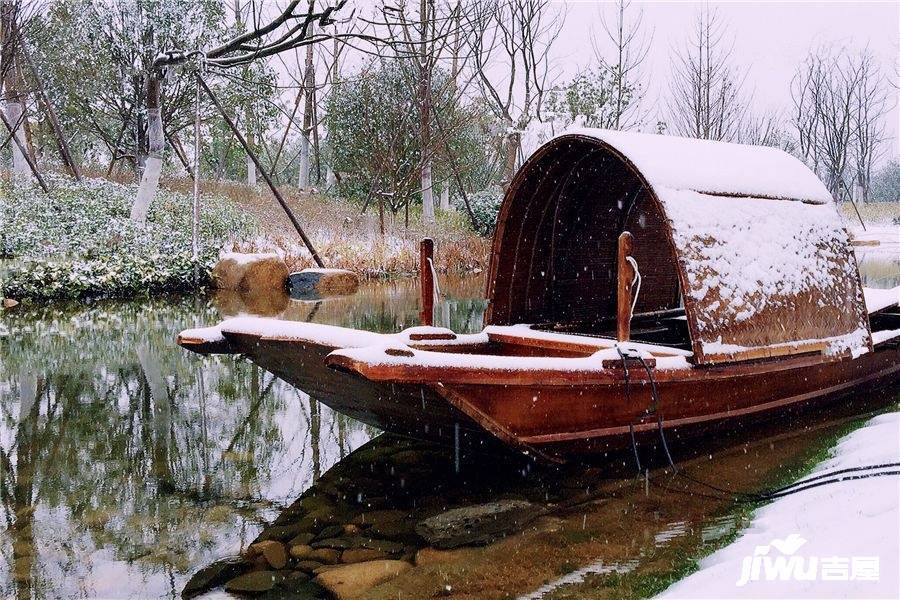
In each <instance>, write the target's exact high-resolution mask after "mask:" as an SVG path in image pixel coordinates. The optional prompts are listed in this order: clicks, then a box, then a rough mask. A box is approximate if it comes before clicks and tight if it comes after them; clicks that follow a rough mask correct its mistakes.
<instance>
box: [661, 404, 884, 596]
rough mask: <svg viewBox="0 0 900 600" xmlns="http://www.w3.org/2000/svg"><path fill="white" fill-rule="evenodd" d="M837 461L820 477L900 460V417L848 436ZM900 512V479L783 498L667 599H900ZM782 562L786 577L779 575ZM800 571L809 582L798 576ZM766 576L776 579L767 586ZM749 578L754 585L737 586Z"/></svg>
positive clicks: (837, 450)
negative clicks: (756, 561) (755, 564)
mask: <svg viewBox="0 0 900 600" xmlns="http://www.w3.org/2000/svg"><path fill="white" fill-rule="evenodd" d="M832 455H833V458H831V459H830V460H827V461H825V462H824V463H822V464H820V465H819V466H818V467H817V468H816V473H819V472H826V471H832V470H834V469H844V468H849V467H856V466H861V465H873V464H883V463H890V462H898V461H900V413H897V412H895V413H889V414H884V415H880V416H878V417H875V418H874V419H872V420H871V421H869V422H868V423H867V424H866V425H865V426H864V427H863V428H861V429H858V430H856V431H854V432H853V433H851V434H850V435H848V436H846V437H845V438H843V439H842V440H841V441H840V442H839V443H838V444H837V446H836V447H835V449H834V450H833V452H832ZM898 507H900V481H898V478H897V477H896V476H888V477H875V478H869V479H864V480H856V481H847V482H842V483H837V484H832V485H827V486H822V487H818V488H813V489H810V490H806V491H803V492H800V493H797V494H793V495H791V496H786V497H784V498H780V499H778V500H776V501H775V502H773V503H772V504H769V505H767V506H765V507H763V508H761V509H759V510H758V511H757V512H756V515H755V517H754V520H753V523H752V524H751V526H750V527H749V529H748V530H747V531H746V532H745V533H744V534H743V535H741V537H739V538H738V539H737V540H736V541H735V542H734V543H732V544H731V545H729V546H727V547H725V548H723V549H721V550H719V551H718V552H715V553H713V554H712V555H710V556H708V557H707V558H705V559H704V560H703V561H702V562H701V563H700V566H701V568H700V570H699V571H698V572H696V573H694V574H693V575H691V576H689V577H687V578H686V579H683V580H682V581H680V582H678V583H676V584H675V585H673V586H672V587H670V588H669V589H668V590H666V591H665V592H664V593H663V594H662V595H661V596H660V597H664V598H801V597H803V598H900V579H898V570H897V565H898V564H900V508H898ZM755 558H758V563H757V564H758V565H759V567H758V571H757V576H756V577H755V578H754V577H753V570H752V569H753V560H754V559H755ZM779 559H781V562H780V564H781V565H783V568H782V569H780V573H781V574H782V578H780V579H779V578H778V577H775V575H776V567H777V566H778V565H779V562H778V561H779ZM813 563H815V564H813ZM767 565H768V566H767ZM745 568H747V569H748V571H747V573H745V572H744V569H745ZM798 568H800V569H801V570H802V574H801V577H802V579H801V577H797V576H795V575H794V574H795V573H797V569H798ZM767 573H768V575H769V576H771V577H772V579H774V580H771V581H769V580H767ZM745 574H749V575H750V577H744V575H745ZM742 579H748V581H747V582H746V583H744V584H743V585H738V584H739V582H740V581H741V580H742Z"/></svg>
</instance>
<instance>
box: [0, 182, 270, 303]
mask: <svg viewBox="0 0 900 600" xmlns="http://www.w3.org/2000/svg"><path fill="white" fill-rule="evenodd" d="M50 184H51V193H50V195H49V196H47V195H45V194H43V193H42V192H41V190H40V189H38V188H36V187H34V186H31V185H12V184H9V183H2V184H0V255H2V256H3V257H6V258H17V259H19V260H16V261H15V262H14V263H13V265H12V266H11V267H9V268H8V269H7V271H6V272H5V274H3V276H2V280H0V296H5V297H9V298H16V299H24V298H30V299H36V300H37V299H41V300H50V299H76V298H83V297H87V296H104V297H130V296H135V295H141V294H146V293H149V292H163V291H185V290H189V289H193V288H194V287H195V282H194V270H195V263H194V260H193V258H192V253H191V200H192V199H191V197H190V195H188V194H180V193H175V192H171V191H166V190H160V191H159V192H158V194H157V197H156V199H155V200H154V202H153V204H152V205H151V208H150V213H149V216H148V219H147V223H146V224H145V225H143V226H142V225H139V224H137V223H134V222H133V221H131V220H130V219H129V218H128V214H129V211H130V208H131V204H132V202H133V201H134V198H135V196H136V194H137V186H136V185H121V184H117V183H113V182H109V181H104V180H87V181H85V182H84V183H82V184H78V183H75V182H73V181H71V180H69V179H65V178H62V177H53V178H51V182H50ZM252 229H253V227H252V223H250V224H248V223H247V217H246V216H245V215H243V214H242V213H240V212H238V211H237V209H236V208H234V207H233V206H232V205H231V203H230V202H228V201H227V200H225V199H222V198H216V197H212V198H211V197H207V196H204V197H203V198H202V209H201V217H200V251H199V259H198V261H197V271H198V274H199V281H198V283H199V284H200V285H206V284H208V283H209V281H210V272H211V269H212V266H213V265H214V264H215V261H216V259H217V257H218V253H219V249H220V248H221V247H222V245H223V244H224V243H225V242H226V241H227V240H229V239H236V238H243V237H246V236H247V235H248V234H249V233H250V232H251V231H252Z"/></svg>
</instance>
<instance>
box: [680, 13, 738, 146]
mask: <svg viewBox="0 0 900 600" xmlns="http://www.w3.org/2000/svg"><path fill="white" fill-rule="evenodd" d="M730 38H731V32H730V31H729V29H728V27H727V26H726V25H725V23H724V22H723V21H722V20H721V19H720V18H719V15H718V12H717V11H716V10H715V9H713V10H710V9H709V8H706V7H704V8H703V9H701V10H700V11H699V12H698V14H697V18H696V20H695V21H694V26H693V29H692V30H691V33H690V35H689V37H688V40H687V41H686V42H685V44H684V46H683V47H682V48H676V49H675V51H674V57H673V61H672V62H673V66H672V71H673V73H672V77H673V79H672V85H671V99H670V105H669V111H670V113H671V115H672V125H673V126H674V128H675V130H676V131H677V132H678V133H680V134H681V135H685V136H688V137H695V138H702V139H708V140H726V141H731V140H735V139H737V138H738V136H739V134H740V130H741V125H742V123H743V121H744V118H745V116H746V113H747V106H748V104H749V102H748V99H747V97H746V95H745V93H744V90H743V85H744V79H745V78H746V73H742V72H741V71H739V70H738V69H736V68H735V67H734V65H733V64H732V59H733V57H732V54H733V50H734V42H733V40H731V39H730Z"/></svg>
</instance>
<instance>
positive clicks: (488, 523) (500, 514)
mask: <svg viewBox="0 0 900 600" xmlns="http://www.w3.org/2000/svg"><path fill="white" fill-rule="evenodd" d="M545 512H546V509H544V508H543V507H541V506H538V505H535V504H532V503H531V502H527V501H525V500H499V501H497V502H488V503H486V504H478V505H475V506H464V507H462V508H454V509H451V510H448V511H446V512H443V513H441V514H439V515H435V516H433V517H430V518H428V519H425V520H423V521H420V522H419V524H418V525H416V533H417V534H419V535H420V536H421V537H422V538H424V539H425V540H427V541H428V543H430V544H431V545H432V546H434V547H436V548H441V549H444V548H456V547H459V546H476V545H484V544H489V543H491V542H493V541H495V540H497V539H499V538H501V537H503V536H505V535H508V534H510V533H513V532H516V531H520V530H521V529H522V528H523V527H525V526H526V525H527V524H528V523H530V522H531V521H533V520H534V519H536V518H537V517H539V516H541V515H542V514H544V513H545Z"/></svg>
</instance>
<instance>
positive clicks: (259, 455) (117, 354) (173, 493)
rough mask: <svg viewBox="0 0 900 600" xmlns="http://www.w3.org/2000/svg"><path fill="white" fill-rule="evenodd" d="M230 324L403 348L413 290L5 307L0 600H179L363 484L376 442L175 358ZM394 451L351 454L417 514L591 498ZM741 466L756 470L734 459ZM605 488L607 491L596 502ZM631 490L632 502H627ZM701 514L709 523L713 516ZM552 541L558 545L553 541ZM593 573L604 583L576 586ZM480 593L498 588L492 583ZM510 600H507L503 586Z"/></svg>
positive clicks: (882, 270) (706, 533)
mask: <svg viewBox="0 0 900 600" xmlns="http://www.w3.org/2000/svg"><path fill="white" fill-rule="evenodd" d="M882 263H883V261H874V262H873V263H872V264H873V265H874V267H872V268H874V269H875V270H874V271H871V272H872V275H871V276H870V282H869V283H868V284H869V285H877V286H878V287H888V286H889V285H897V278H898V271H900V269H897V265H896V264H893V263H888V264H887V266H885V265H884V264H882ZM876 282H877V283H876ZM892 282H893V283H892ZM442 284H443V291H444V292H445V294H446V298H445V299H444V301H443V302H441V303H440V304H439V305H438V307H437V310H436V321H437V322H436V324H437V325H443V326H447V327H450V328H452V329H454V330H455V331H458V332H472V331H479V330H480V329H481V326H482V314H483V311H484V308H485V302H484V300H483V299H482V298H481V297H482V294H483V280H482V279H479V278H472V279H462V280H456V281H442ZM239 312H253V313H256V314H264V315H274V314H278V315H280V316H281V317H282V318H289V319H294V320H299V321H312V322H318V323H331V324H338V325H345V326H351V327H356V328H361V329H368V330H373V331H399V330H401V329H403V328H405V327H409V326H412V325H415V324H417V322H418V288H417V284H416V282H414V281H399V282H390V283H380V284H370V285H366V286H363V288H362V289H361V290H360V292H359V293H357V294H356V295H354V296H351V297H346V298H336V299H329V300H327V301H319V302H300V301H293V300H288V299H287V298H285V297H283V296H273V297H263V298H260V297H254V298H248V297H243V298H242V297H241V296H239V295H234V294H232V295H219V296H216V297H209V298H158V299H152V300H145V301H134V302H124V303H123V302H98V303H94V304H81V305H77V306H59V305H54V306H52V307H47V308H44V309H40V308H38V309H35V308H30V307H25V306H19V307H16V308H15V309H13V310H9V311H6V312H4V313H2V314H0V501H2V515H3V516H2V518H3V519H4V521H5V523H4V526H3V529H2V531H0V553H2V564H0V593H2V595H3V596H4V597H17V598H44V597H47V598H52V597H85V598H87V597H105V598H137V597H141V598H143V597H179V596H180V594H181V590H182V588H183V587H184V584H185V582H186V581H187V580H188V579H189V578H190V576H191V575H192V573H194V572H195V571H197V569H199V568H200V567H202V566H204V565H206V564H208V563H210V562H212V561H214V560H215V559H218V558H221V557H223V556H228V555H234V554H238V553H240V552H241V551H243V550H245V549H246V547H247V545H248V544H249V543H250V542H252V541H253V540H254V539H255V538H256V537H257V535H258V534H259V533H260V532H261V531H263V529H264V528H265V527H266V525H267V524H268V523H271V522H272V521H273V520H275V519H276V518H278V517H279V516H280V515H282V514H283V512H284V511H285V509H287V508H288V507H290V506H291V504H292V503H293V502H294V501H295V500H296V499H297V498H298V497H299V496H301V494H304V493H305V492H306V493H307V495H309V493H310V491H311V490H312V492H313V493H314V492H315V490H316V489H317V487H329V486H330V487H331V488H332V489H333V488H334V487H336V486H337V487H340V486H341V485H345V484H342V483H341V482H342V481H346V478H344V479H342V478H341V473H342V472H358V470H359V469H361V468H366V469H370V470H372V472H373V473H374V469H375V468H376V465H377V464H379V463H378V461H376V460H374V459H373V460H371V461H369V460H368V459H360V458H359V457H360V456H361V454H360V453H356V454H355V455H351V453H353V451H354V450H355V449H357V448H359V447H360V446H362V445H364V444H367V443H369V442H370V440H373V438H375V437H376V436H377V435H378V433H379V432H378V431H377V430H375V429H373V428H371V427H368V426H366V425H363V424H361V423H358V422H355V421H352V420H350V419H348V418H346V417H343V416H342V415H339V414H336V413H334V412H332V411H330V410H329V409H328V408H327V407H324V406H322V405H320V404H319V403H318V402H316V401H315V400H314V399H311V398H309V397H308V396H307V395H306V394H304V393H302V392H299V391H298V390H296V389H294V388H292V387H290V386H288V385H287V384H285V383H283V382H282V381H280V380H278V379H276V378H274V377H273V376H272V375H271V374H269V373H266V372H264V371H262V370H260V369H259V368H257V367H255V366H254V365H252V364H251V363H249V362H246V361H243V360H241V359H238V358H235V357H230V356H224V357H223V356H218V357H207V358H203V357H199V356H196V355H193V354H191V353H189V352H186V351H183V350H181V349H180V348H179V347H178V346H176V345H175V343H174V336H175V334H177V332H178V331H180V330H182V329H185V328H189V327H195V326H202V325H206V324H210V323H214V322H216V321H218V320H220V319H221V318H223V317H225V316H230V315H234V314H237V313H239ZM811 437H815V436H811ZM404 444H405V442H401V441H399V440H395V439H393V438H391V437H390V436H382V437H380V438H379V439H378V440H375V441H373V442H371V443H369V444H368V446H367V448H368V450H365V451H364V452H369V453H372V452H374V453H375V454H374V455H378V456H388V455H389V456H390V457H393V458H390V460H389V464H388V463H386V464H387V466H386V467H385V469H387V470H386V471H385V473H390V475H389V476H387V475H385V476H384V477H383V478H382V479H388V478H389V479H390V480H391V482H392V483H393V484H396V485H399V486H400V488H402V498H403V500H402V501H403V502H407V503H409V505H410V506H421V505H422V503H423V502H427V500H426V498H432V497H433V496H434V494H435V493H436V492H435V490H442V491H441V492H440V493H441V494H446V496H447V497H451V496H453V494H454V493H456V492H457V491H458V489H459V487H460V486H462V487H465V488H466V491H467V493H468V494H470V495H474V496H477V497H479V498H480V499H481V500H482V501H484V500H486V499H490V498H494V497H511V496H517V497H518V496H522V497H527V498H529V499H532V500H535V501H536V500H539V499H540V497H541V496H543V497H544V499H547V500H549V499H551V497H552V499H553V500H554V501H560V502H568V501H569V500H570V496H571V494H580V493H582V492H584V491H585V490H586V489H593V488H594V487H595V486H594V483H592V482H591V481H593V480H592V479H591V478H596V476H597V473H596V471H592V472H588V471H582V470H579V471H578V472H577V473H576V472H571V471H568V472H562V473H555V474H554V475H553V476H552V477H549V478H548V477H545V476H544V475H542V474H538V475H534V474H533V473H531V472H530V471H529V468H530V467H528V466H527V465H524V466H523V465H522V464H521V463H519V462H516V461H512V462H509V463H504V462H498V463H497V464H493V465H491V468H483V467H484V466H483V465H482V466H479V467H478V468H477V469H472V470H470V473H476V472H478V473H480V475H478V477H475V479H473V480H465V481H461V480H458V479H453V477H454V474H453V473H452V471H453V469H452V468H450V466H449V465H452V460H450V461H449V462H448V461H447V460H445V459H446V458H447V457H441V456H439V455H436V454H434V453H433V452H432V451H428V452H432V454H429V453H428V452H426V451H425V450H422V449H420V448H418V447H417V446H416V447H407V446H405V445H404ZM385 448H388V449H389V450H390V451H389V452H384V450H385ZM411 451H415V452H419V455H416V456H417V460H416V464H414V465H410V464H406V466H405V467H403V468H407V469H410V478H413V477H414V478H416V480H417V481H418V484H419V485H410V481H411V479H410V478H404V477H403V476H401V475H400V474H398V472H399V471H402V470H403V468H401V467H400V466H398V465H401V466H402V465H403V464H405V463H404V459H398V458H397V456H401V455H405V456H407V458H408V457H409V452H411ZM374 455H373V456H374ZM354 456H356V457H357V458H356V459H354ZM429 456H431V458H428V457H429ZM741 456H742V458H741V460H749V459H748V458H747V457H748V456H750V457H752V456H756V455H754V454H753V453H750V454H749V455H748V453H747V451H746V450H745V451H744V452H743V453H742V454H741ZM423 457H425V458H423ZM423 460H424V464H423ZM360 461H362V462H360ZM390 461H393V462H390ZM337 463H341V464H340V465H338V467H339V468H336V469H332V467H333V466H335V465H336V464H337ZM406 463H408V461H406ZM361 465H362V466H361ZM329 469H331V472H330V473H329ZM395 469H399V471H396V470H395ZM355 470H356V471H355ZM737 471H740V470H739V469H736V472H737ZM765 472H766V473H769V472H770V471H769V470H766V471H765ZM357 475H358V473H357ZM585 477H588V479H589V480H590V481H588V480H586V479H584V478H585ZM329 478H330V479H329ZM354 481H355V483H354V484H353V486H351V488H349V489H352V490H354V491H353V494H354V495H355V496H358V497H360V498H361V497H362V494H363V493H368V494H369V495H370V496H378V497H380V498H381V500H382V502H386V503H387V504H388V506H381V508H390V504H391V502H393V500H391V499H392V498H393V496H391V493H392V492H390V491H382V492H383V493H382V492H377V493H376V492H374V491H372V490H363V489H361V488H360V485H371V486H373V487H378V486H380V485H381V483H382V482H380V481H378V478H377V477H376V476H374V475H370V476H369V479H368V480H367V479H366V478H365V477H360V476H355V477H354ZM366 481H369V483H365V482H366ZM586 481H588V482H587V483H586ZM616 481H617V479H616V477H613V476H609V475H607V479H606V482H607V483H608V484H609V485H613V484H614V483H615V482H616ZM360 482H363V483H360ZM567 482H568V483H567ZM423 484H424V486H423ZM442 486H444V487H442ZM426 488H427V489H426ZM560 490H570V492H571V494H569V495H567V493H561V492H560ZM641 490H643V488H642V487H640V488H639V489H638V490H637V491H635V490H632V491H630V492H628V493H629V494H630V493H632V492H633V493H634V494H638V495H639V496H640V495H641V494H640V493H639V492H640V491H641ZM417 494H418V496H417ZM613 495H614V494H613ZM626 495H627V494H626ZM398 498H399V496H398ZM397 502H398V503H399V502H401V500H399V499H398V500H397ZM404 506H405V505H404ZM648 510H649V509H648ZM679 510H681V509H678V508H675V507H672V506H670V507H669V513H671V514H669V517H661V516H660V515H661V514H665V512H666V511H665V510H662V509H659V508H656V509H653V510H652V511H651V512H652V513H653V514H655V515H656V517H655V520H656V521H658V522H659V523H658V525H659V527H658V528H657V529H655V530H654V529H653V528H650V529H645V530H644V534H643V535H644V537H645V538H646V539H647V540H649V542H648V543H650V544H651V545H652V544H653V543H654V540H655V543H656V545H657V546H660V547H661V546H666V545H668V544H669V542H670V540H672V539H675V538H678V537H679V536H682V535H684V534H685V531H692V529H691V527H693V525H691V526H687V525H685V522H686V521H687V519H686V518H682V515H680V514H676V513H678V512H679ZM654 511H655V512H654ZM683 512H690V511H688V510H687V509H684V511H683ZM626 513H627V511H626ZM615 514H620V512H619V513H615ZM702 514H703V515H704V519H705V518H706V517H707V516H710V515H712V511H711V510H710V511H703V512H702ZM595 516H596V515H595ZM694 516H696V515H694ZM591 518H592V517H590V516H589V515H588V514H587V513H585V514H584V522H583V523H582V522H581V513H579V514H578V517H577V522H578V523H579V524H581V529H582V530H584V529H585V528H588V529H590V527H591V523H592V521H591V520H590V519H591ZM597 518H598V519H599V516H598V517H597ZM717 518H719V517H717ZM563 520H564V519H563ZM598 522H599V521H598ZM701 525H702V526H699V528H698V529H697V532H698V533H697V535H698V536H700V535H701V532H702V537H703V538H704V539H706V538H711V539H715V538H716V536H717V535H719V536H720V535H723V534H721V533H717V532H719V531H720V530H721V529H722V528H723V527H724V530H726V531H727V530H728V528H729V527H731V526H732V525H731V522H730V521H727V522H726V523H725V524H724V525H723V524H721V523H718V522H717V521H715V519H712V518H711V517H710V520H708V521H703V523H702V524H701ZM543 526H546V527H551V528H552V527H553V525H552V523H551V524H550V525H547V524H546V523H545V524H544V525H543ZM560 527H561V528H562V530H563V531H565V523H563V524H562V525H560ZM598 527H599V525H598ZM559 535H562V534H559ZM567 535H569V534H567ZM610 535H612V536H613V537H614V536H615V535H616V534H614V533H613V534H610ZM619 535H622V534H621V533H620V534H619ZM548 539H549V538H548ZM566 540H568V542H567V543H570V544H571V545H572V548H573V549H568V548H565V544H563V546H564V548H563V551H564V552H565V553H566V556H565V557H562V558H560V557H557V558H558V559H559V560H563V561H565V562H564V563H559V560H557V559H554V560H548V561H547V565H553V566H552V569H553V571H552V573H550V575H552V574H553V573H556V574H559V575H562V574H565V573H567V572H569V571H572V570H573V569H574V568H575V566H582V565H583V564H587V563H589V562H591V561H590V560H588V557H589V556H594V555H592V554H591V552H594V550H591V548H593V546H588V545H587V544H588V543H589V541H588V538H587V537H585V536H584V534H583V533H582V534H581V536H580V537H579V534H578V533H577V532H574V533H571V537H566V538H564V541H566ZM593 542H594V538H593V537H591V538H590V543H593ZM554 543H555V544H556V545H557V546H559V543H558V542H554ZM579 548H580V550H579ZM579 553H582V554H583V556H582V559H581V560H575V559H574V558H573V561H574V562H573V563H572V566H571V568H564V567H560V566H559V564H569V563H568V561H569V558H571V557H575V558H577V557H578V556H580V554H579ZM601 554H602V553H601ZM569 555H571V556H569ZM479 560H481V559H479ZM484 560H485V561H487V560H488V558H485V559H484ZM482 562H484V561H482ZM629 564H630V563H629ZM479 565H481V563H479ZM548 568H551V567H550V566H548ZM475 571H477V569H475V570H473V571H472V572H475ZM607 571H609V569H607ZM615 571H616V569H615V568H612V570H611V571H610V572H615ZM600 572H605V571H603V568H598V569H595V570H594V571H589V572H588V573H594V574H596V573H600ZM484 576H485V577H488V578H489V577H495V578H496V577H500V575H498V574H497V573H496V572H494V573H493V574H492V572H490V571H487V572H485V574H484ZM501 579H502V578H501ZM544 579H549V580H552V579H553V577H552V576H548V577H545V578H544ZM498 581H499V580H498ZM537 587H538V586H537V585H535V586H533V588H532V589H535V588H537ZM508 589H517V588H516V586H515V585H514V584H513V583H511V584H510V588H508ZM420 591H422V592H423V593H424V588H423V589H422V590H420ZM429 593H431V592H429ZM504 594H507V595H508V591H503V593H501V594H500V595H504ZM486 595H489V596H490V595H492V594H486ZM476 596H478V594H477V593H476ZM393 597H397V594H396V593H393Z"/></svg>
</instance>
